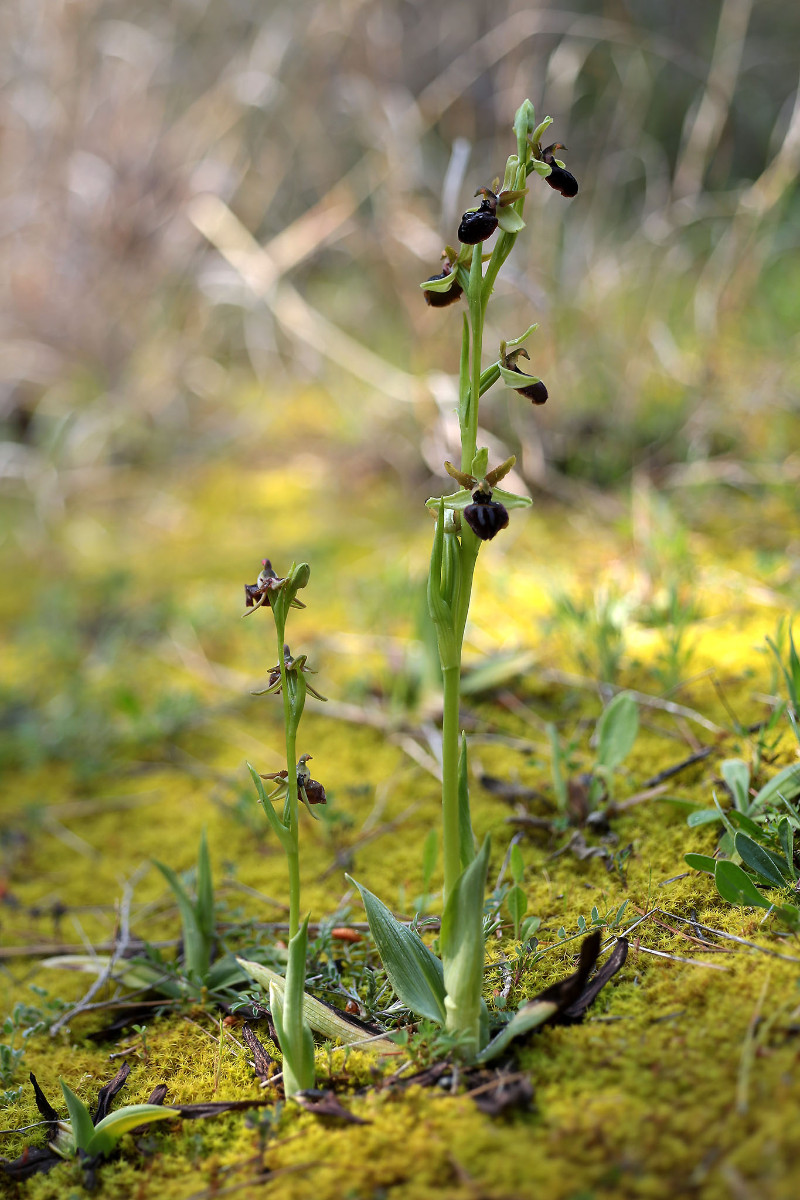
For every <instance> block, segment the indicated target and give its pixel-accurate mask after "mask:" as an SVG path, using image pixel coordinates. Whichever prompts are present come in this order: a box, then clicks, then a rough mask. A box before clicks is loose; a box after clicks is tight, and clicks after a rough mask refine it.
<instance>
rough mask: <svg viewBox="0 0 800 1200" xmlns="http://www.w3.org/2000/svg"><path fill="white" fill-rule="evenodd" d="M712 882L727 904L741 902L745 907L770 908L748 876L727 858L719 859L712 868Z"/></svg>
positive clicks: (767, 901)
mask: <svg viewBox="0 0 800 1200" xmlns="http://www.w3.org/2000/svg"><path fill="white" fill-rule="evenodd" d="M714 882H715V883H716V885H717V891H718V892H719V894H720V896H722V899H723V900H727V901H728V903H729V904H742V905H744V906H745V907H747V908H772V905H771V904H770V902H769V900H767V899H765V897H764V896H762V895H761V892H760V891H759V890H758V888H757V887H756V885H755V884H754V883H753V881H752V879H751V878H750V876H749V875H748V874H747V873H746V872H745V871H743V870H742V868H741V867H740V866H738V865H737V864H736V863H734V862H731V861H730V860H729V859H720V860H719V861H718V862H717V865H716V867H715V868H714Z"/></svg>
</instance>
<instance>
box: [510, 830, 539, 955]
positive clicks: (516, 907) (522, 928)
mask: <svg viewBox="0 0 800 1200" xmlns="http://www.w3.org/2000/svg"><path fill="white" fill-rule="evenodd" d="M508 868H509V871H510V872H511V878H512V879H513V881H514V882H513V884H512V886H511V887H510V888H509V889H508V891H507V892H506V896H505V904H506V908H507V909H508V913H509V916H510V917H511V920H512V922H513V925H514V941H515V942H519V941H523V942H527V941H528V939H529V938H531V937H533V935H534V934H535V933H536V930H537V929H538V928H539V926H540V925H541V923H542V922H541V918H540V917H528V918H527V919H526V918H525V913H526V912H527V911H528V897H527V895H526V893H525V889H524V888H523V886H522V884H523V880H524V878H525V862H524V860H523V858H522V851H521V850H520V848H519V845H518V844H517V843H516V842H515V843H514V845H513V846H512V847H511V854H510V856H509V861H508Z"/></svg>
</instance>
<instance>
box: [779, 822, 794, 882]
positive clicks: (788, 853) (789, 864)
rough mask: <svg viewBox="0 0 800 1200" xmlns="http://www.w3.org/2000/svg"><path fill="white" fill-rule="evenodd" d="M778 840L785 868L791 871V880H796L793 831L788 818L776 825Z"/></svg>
mask: <svg viewBox="0 0 800 1200" xmlns="http://www.w3.org/2000/svg"><path fill="white" fill-rule="evenodd" d="M778 838H779V840H780V843H781V849H782V850H783V856H784V858H785V859H786V868H787V870H789V871H791V874H792V879H796V878H797V869H796V868H795V865H794V829H793V828H792V823H791V821H790V820H789V818H788V817H784V818H783V820H782V821H781V822H780V824H779V825H778Z"/></svg>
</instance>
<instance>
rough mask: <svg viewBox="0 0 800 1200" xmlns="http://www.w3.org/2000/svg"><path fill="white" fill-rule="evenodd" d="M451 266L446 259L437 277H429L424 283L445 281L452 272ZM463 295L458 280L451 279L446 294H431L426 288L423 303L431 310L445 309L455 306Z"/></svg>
mask: <svg viewBox="0 0 800 1200" xmlns="http://www.w3.org/2000/svg"><path fill="white" fill-rule="evenodd" d="M452 269H453V267H452V264H451V263H450V262H449V260H448V259H445V261H444V262H443V263H442V269H441V271H440V272H439V274H438V275H429V276H428V278H427V279H426V280H425V282H426V283H432V282H433V281H434V280H435V279H446V278H447V276H448V275H449V274H450V272H451V271H452ZM463 295H464V289H463V288H462V286H461V284H460V283H459V282H458V280H457V279H456V278H455V276H454V277H453V281H452V283H451V284H450V287H449V288H448V289H447V291H446V292H433V291H430V290H429V289H428V288H426V289H425V291H424V296H425V303H426V304H429V305H430V306H431V308H447V307H448V305H450V304H455V303H456V302H457V301H458V300H460V299H461V297H462V296H463Z"/></svg>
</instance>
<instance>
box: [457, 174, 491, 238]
mask: <svg viewBox="0 0 800 1200" xmlns="http://www.w3.org/2000/svg"><path fill="white" fill-rule="evenodd" d="M475 195H476V196H480V195H482V196H483V199H482V200H481V204H480V208H478V209H472V210H470V211H468V212H465V213H464V214H463V215H462V217H461V224H460V225H459V227H458V240H459V241H460V242H462V243H463V244H464V245H465V246H477V244H478V242H485V241H486V239H487V238H488V237H491V236H492V234H493V233H494V231H495V229H497V225H498V220H497V196H496V195H495V194H494V192H493V191H491V190H490V189H489V188H479V189H478V191H477V192H476V193H475Z"/></svg>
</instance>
